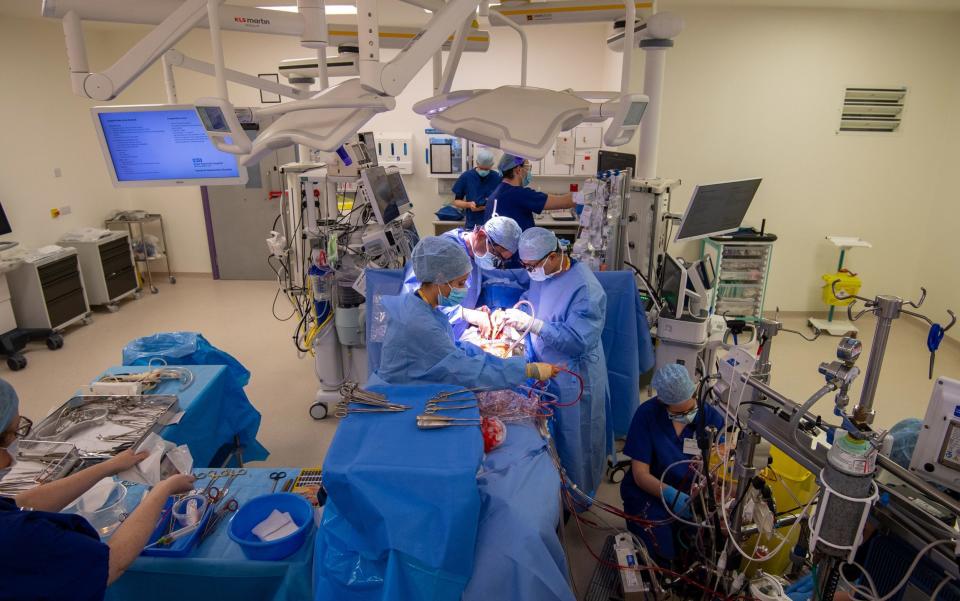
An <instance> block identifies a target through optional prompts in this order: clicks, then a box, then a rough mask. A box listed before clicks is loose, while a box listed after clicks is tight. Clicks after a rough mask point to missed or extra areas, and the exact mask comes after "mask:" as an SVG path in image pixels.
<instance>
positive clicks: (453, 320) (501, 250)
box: [403, 217, 520, 340]
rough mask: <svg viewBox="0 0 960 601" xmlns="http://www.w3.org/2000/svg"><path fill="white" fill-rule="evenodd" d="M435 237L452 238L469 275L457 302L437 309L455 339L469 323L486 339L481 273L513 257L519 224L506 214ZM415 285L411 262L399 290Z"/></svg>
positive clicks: (487, 327)
mask: <svg viewBox="0 0 960 601" xmlns="http://www.w3.org/2000/svg"><path fill="white" fill-rule="evenodd" d="M439 237H440V238H447V239H450V240H453V241H455V242H456V243H457V244H459V245H460V247H461V248H463V250H464V252H466V253H467V257H468V258H469V260H470V275H469V277H467V281H466V283H465V287H466V289H467V293H466V295H465V296H464V297H463V299H462V300H461V301H460V303H459V304H458V305H456V306H451V307H443V306H441V307H440V311H441V312H442V313H444V314H445V315H446V316H447V319H448V320H449V321H450V325H451V326H453V335H454V337H455V338H456V339H457V340H459V339H460V336H461V335H462V334H463V332H464V331H465V330H466V329H467V328H468V327H469V326H471V325H473V326H477V327H478V328H480V331H481V333H482V334H484V336H485V337H487V338H489V337H490V334H491V331H490V329H491V326H492V324H491V322H490V318H489V317H488V314H487V313H486V312H484V311H481V310H479V309H477V299H479V298H480V289H481V284H482V281H483V273H484V272H485V271H486V272H492V271H493V270H495V269H498V268H500V267H503V266H506V265H507V264H508V262H509V261H510V260H511V259H512V258H513V256H514V253H516V252H517V244H518V243H519V241H520V226H518V225H517V223H516V222H515V221H514V220H513V219H510V218H508V217H494V218H492V219H490V221H488V222H487V223H485V224H484V225H482V226H478V227H475V228H473V229H471V230H468V229H463V228H458V229H455V230H451V231H449V232H444V233H443V234H441V235H440V236H439ZM419 287H420V280H419V279H418V278H417V275H416V274H415V273H414V268H413V263H412V262H411V263H409V264H408V265H407V269H406V272H405V273H404V274H403V291H404V292H416V290H417V289H418V288H419Z"/></svg>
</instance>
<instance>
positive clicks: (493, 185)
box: [453, 148, 500, 231]
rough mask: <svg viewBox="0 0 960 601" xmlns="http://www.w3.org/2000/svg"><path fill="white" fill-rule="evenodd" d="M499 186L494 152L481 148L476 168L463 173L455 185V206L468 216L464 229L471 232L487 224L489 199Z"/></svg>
mask: <svg viewBox="0 0 960 601" xmlns="http://www.w3.org/2000/svg"><path fill="white" fill-rule="evenodd" d="M499 185H500V174H499V173H498V172H496V171H494V170H493V152H491V151H490V150H489V149H487V148H481V149H480V151H479V152H477V166H476V168H475V169H470V170H469V171H465V172H464V173H462V174H461V175H460V177H458V178H457V181H456V183H454V184H453V194H454V201H453V206H455V207H457V208H458V209H460V210H462V211H463V212H464V213H466V215H467V223H466V226H465V228H464V229H466V230H468V231H469V230H471V229H473V228H474V227H475V226H478V225H483V224H484V223H486V222H487V219H488V217H487V216H486V212H485V209H486V206H487V197H488V196H490V193H491V192H493V191H494V190H496V189H497V186H499Z"/></svg>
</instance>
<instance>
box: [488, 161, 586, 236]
mask: <svg viewBox="0 0 960 601" xmlns="http://www.w3.org/2000/svg"><path fill="white" fill-rule="evenodd" d="M500 172H501V173H502V174H503V181H501V182H500V185H499V186H497V189H496V190H494V191H493V192H492V193H491V194H490V198H488V199H487V208H486V213H484V216H485V217H486V218H487V219H489V218H490V217H492V216H494V215H503V216H505V217H510V218H511V219H513V220H514V221H516V222H517V225H519V226H520V229H521V230H524V231H526V230H528V229H530V228H532V227H533V214H534V213H536V214H538V215H539V214H540V213H542V212H544V211H552V210H554V209H569V208H571V207H573V205H574V198H573V194H570V193H568V194H545V193H543V192H538V191H536V190H534V189H533V188H530V187H529V186H530V182H531V180H532V179H533V175H532V173H531V165H530V161H528V160H526V159H524V158H522V157H518V156H516V155H512V154H505V155H503V156H502V157H500Z"/></svg>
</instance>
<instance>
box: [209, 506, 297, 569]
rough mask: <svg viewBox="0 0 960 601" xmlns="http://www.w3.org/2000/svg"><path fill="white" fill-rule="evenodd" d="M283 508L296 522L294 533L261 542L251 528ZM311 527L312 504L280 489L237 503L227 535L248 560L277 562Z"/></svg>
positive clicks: (295, 549)
mask: <svg viewBox="0 0 960 601" xmlns="http://www.w3.org/2000/svg"><path fill="white" fill-rule="evenodd" d="M274 509H276V510H277V511H286V512H287V513H289V514H290V517H291V518H292V519H293V521H294V522H295V523H296V524H297V526H298V528H297V531H296V532H294V533H293V534H290V535H288V536H285V537H283V538H279V539H277V540H272V541H269V542H263V541H261V540H260V539H259V538H257V536H256V535H255V534H254V533H253V532H252V530H253V528H254V527H255V526H256V525H257V524H259V523H260V522H262V521H263V520H265V519H267V517H268V516H269V515H270V513H271V512H273V510H274ZM312 529H313V506H312V505H310V503H309V502H308V501H307V500H306V499H304V498H303V497H301V496H300V495H295V494H292V493H287V492H281V493H274V494H269V495H262V496H259V497H254V498H252V499H250V500H249V501H247V502H246V503H244V504H243V505H241V506H240V509H238V510H237V512H236V513H235V514H234V515H233V517H232V518H230V528H229V529H228V530H227V534H228V535H229V536H230V539H231V540H232V541H233V542H235V543H237V544H238V545H240V549H242V550H243V554H244V555H245V556H246V557H247V559H253V560H257V561H279V560H281V559H283V558H285V557H289V556H290V555H293V554H294V553H296V552H297V551H298V550H299V549H300V547H302V546H303V543H304V541H306V540H307V537H308V536H309V534H310V531H311V530H312Z"/></svg>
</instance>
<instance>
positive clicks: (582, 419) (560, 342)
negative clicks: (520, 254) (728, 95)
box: [523, 262, 610, 494]
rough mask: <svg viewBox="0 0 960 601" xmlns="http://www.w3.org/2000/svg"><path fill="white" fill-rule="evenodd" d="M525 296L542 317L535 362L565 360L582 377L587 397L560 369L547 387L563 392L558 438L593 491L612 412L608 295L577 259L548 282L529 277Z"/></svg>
mask: <svg viewBox="0 0 960 601" xmlns="http://www.w3.org/2000/svg"><path fill="white" fill-rule="evenodd" d="M523 298H525V299H526V300H529V301H530V302H531V303H532V304H533V306H534V307H535V308H536V317H537V318H538V319H541V320H543V323H544V325H543V328H542V329H541V330H540V334H539V335H533V336H531V338H532V345H531V346H532V349H531V355H532V360H533V361H544V362H546V363H553V364H556V365H562V366H564V367H566V368H567V369H569V370H570V371H572V372H574V373H577V374H579V375H580V376H581V377H582V378H583V384H584V388H583V397H582V398H581V399H580V402H579V403H576V404H573V403H574V401H576V399H577V394H578V393H579V390H580V386H579V384H578V382H577V379H576V378H574V377H573V376H571V375H570V374H567V373H560V374H558V375H557V376H556V377H555V378H553V379H552V380H551V381H550V385H549V388H548V390H549V391H550V392H551V393H553V394H556V395H558V396H559V397H560V403H561V404H571V405H570V406H569V407H558V408H556V409H555V410H554V415H555V424H554V437H555V438H556V442H557V453H558V454H559V455H560V462H561V464H562V465H563V468H564V470H565V471H566V472H567V475H568V476H569V477H570V479H571V480H573V482H574V483H575V484H576V485H577V486H578V487H580V489H582V490H583V491H585V492H587V493H588V494H593V493H594V492H596V490H597V487H598V486H599V485H600V481H601V479H602V477H603V470H604V467H605V466H606V459H607V449H608V448H609V446H608V441H607V414H608V413H609V412H610V408H609V405H610V395H609V390H608V388H609V384H608V383H609V379H608V377H607V362H606V357H605V356H604V354H603V343H602V341H601V336H602V334H603V323H604V318H605V316H606V310H607V295H606V293H605V292H604V291H603V288H602V287H601V286H600V282H598V281H597V277H596V276H595V275H593V272H591V271H590V270H589V269H588V268H587V267H586V265H584V264H583V263H577V262H573V263H572V265H571V266H570V269H568V270H567V271H565V272H563V273H559V274H557V275H555V276H553V277H552V278H550V279H548V280H545V281H543V282H534V281H531V282H530V289H529V290H528V291H527V293H526V294H524V295H523Z"/></svg>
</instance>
